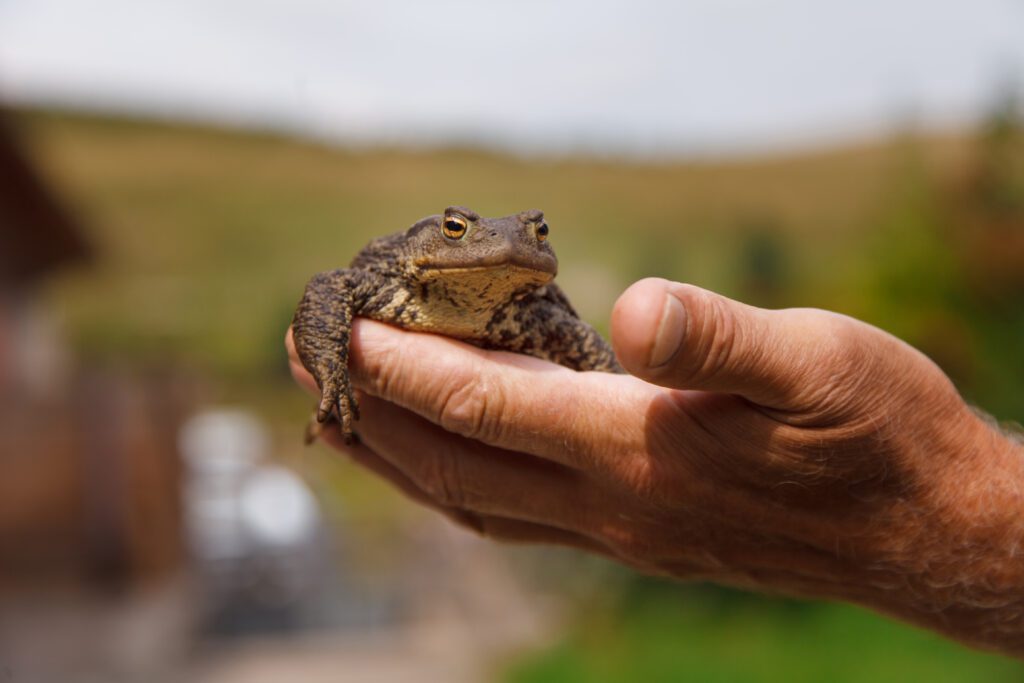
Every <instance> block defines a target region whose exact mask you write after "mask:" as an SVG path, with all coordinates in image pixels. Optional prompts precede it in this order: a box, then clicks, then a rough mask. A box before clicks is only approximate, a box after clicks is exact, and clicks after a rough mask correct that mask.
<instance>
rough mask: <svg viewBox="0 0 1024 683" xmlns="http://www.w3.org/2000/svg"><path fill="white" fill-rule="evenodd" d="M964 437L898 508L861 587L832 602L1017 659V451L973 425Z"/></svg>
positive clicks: (1022, 577)
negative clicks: (959, 449)
mask: <svg viewBox="0 0 1024 683" xmlns="http://www.w3.org/2000/svg"><path fill="white" fill-rule="evenodd" d="M971 431H972V432H973V433H974V436H973V438H972V439H971V441H972V442H973V445H974V448H973V449H972V453H971V456H970V457H969V458H966V459H964V460H963V461H961V462H960V466H959V467H952V468H950V471H949V472H948V475H949V476H948V477H945V478H944V479H943V480H942V482H941V484H940V485H939V486H937V487H936V488H935V489H934V490H931V491H927V490H926V491H923V492H920V493H919V495H911V496H909V497H908V499H907V500H906V502H904V503H903V504H902V505H901V506H900V508H898V510H899V513H900V514H902V515H903V516H905V518H906V519H904V520H902V524H898V525H896V529H897V530H898V531H897V533H896V534H894V535H893V536H892V537H891V538H890V539H888V541H887V542H885V543H884V544H883V552H882V553H881V554H880V555H878V556H876V557H874V558H872V559H871V561H870V562H868V563H866V564H865V565H864V566H863V567H862V572H863V574H862V576H863V582H864V583H863V585H864V586H866V587H867V589H868V590H867V591H866V592H864V593H863V594H861V595H860V596H857V595H847V596H843V595H841V594H840V595H837V596H836V597H846V598H847V599H851V600H853V601H855V602H859V603H861V604H864V605H866V606H869V607H872V608H874V609H877V610H879V611H882V612H887V613H890V614H893V615H895V616H898V617H901V618H903V619H906V620H908V621H911V622H914V623H917V624H919V625H921V626H924V627H926V628H930V629H932V630H935V631H938V632H941V633H945V634H947V635H949V636H951V637H953V638H955V639H957V640H961V641H963V642H965V643H968V644H970V645H973V646H976V647H981V648H985V649H991V650H997V651H1001V652H1004V653H1006V654H1012V655H1015V656H1017V657H1024V446H1022V445H1021V443H1020V442H1019V441H1017V440H1015V439H1013V438H1010V437H1009V435H1007V434H1006V433H1004V432H1002V431H1000V430H999V429H998V428H996V427H994V426H993V425H992V424H990V423H988V422H987V421H985V420H983V419H981V418H979V419H977V423H976V424H975V425H974V426H973V428H972V430H971ZM951 461H956V459H951ZM855 592H861V591H860V590H859V589H858V590H855Z"/></svg>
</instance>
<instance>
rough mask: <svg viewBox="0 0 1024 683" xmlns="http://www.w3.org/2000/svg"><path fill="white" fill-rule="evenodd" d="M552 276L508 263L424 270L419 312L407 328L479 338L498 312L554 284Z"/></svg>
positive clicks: (417, 293) (419, 292)
mask: <svg viewBox="0 0 1024 683" xmlns="http://www.w3.org/2000/svg"><path fill="white" fill-rule="evenodd" d="M553 278H554V276H553V275H552V274H551V273H548V272H545V271H542V270H537V269H535V268H524V267H521V266H516V265H512V264H509V263H505V264H503V265H501V266H458V267H450V268H443V269H439V268H431V269H429V270H421V283H422V284H423V285H424V286H423V287H422V288H421V289H420V290H419V291H417V292H416V295H415V296H416V298H417V299H418V302H417V303H418V306H419V309H420V310H419V312H418V315H417V319H416V320H415V321H414V322H412V323H411V324H408V325H407V326H408V327H410V328H412V329H422V330H429V331H442V332H444V334H446V335H448V336H451V337H461V338H480V337H481V336H482V335H483V334H485V331H486V329H487V324H488V322H489V321H490V320H491V319H492V318H493V317H494V315H495V314H496V312H498V311H504V310H507V307H508V306H510V305H513V302H515V301H516V300H518V299H520V298H521V297H523V296H526V295H528V294H529V293H530V292H533V291H536V290H537V289H539V288H541V287H543V286H544V285H546V284H548V283H550V282H551V280H552V279H553Z"/></svg>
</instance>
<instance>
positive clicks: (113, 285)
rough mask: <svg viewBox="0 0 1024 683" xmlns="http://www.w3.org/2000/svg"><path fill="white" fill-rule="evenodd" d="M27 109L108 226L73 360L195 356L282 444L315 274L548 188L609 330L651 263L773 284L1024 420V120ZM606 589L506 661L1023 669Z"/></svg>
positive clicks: (516, 665)
mask: <svg viewBox="0 0 1024 683" xmlns="http://www.w3.org/2000/svg"><path fill="white" fill-rule="evenodd" d="M19 124H20V128H21V130H22V131H23V133H24V142H25V143H26V145H27V146H28V148H29V149H30V150H31V151H32V153H33V154H34V155H35V157H36V158H37V159H38V161H39V164H40V166H41V168H42V169H43V170H44V172H45V175H46V177H47V178H48V179H49V180H50V181H51V182H52V184H53V185H54V186H55V187H56V188H57V189H58V190H59V191H60V192H61V194H62V196H63V198H64V199H65V201H66V203H67V204H68V206H69V207H70V208H71V209H72V210H73V211H74V212H75V213H76V214H77V215H78V216H79V217H80V218H81V219H82V221H83V222H84V223H85V225H86V226H87V228H88V231H89V235H88V236H89V238H90V239H91V241H92V243H93V245H94V247H95V259H94V261H93V262H92V263H91V264H89V265H88V266H86V267H83V268H79V269H76V270H74V271H71V272H68V273H66V274H64V275H63V276H62V277H61V278H60V279H59V280H58V281H56V282H55V283H53V284H52V286H51V287H50V289H49V291H48V292H47V293H46V295H47V297H48V298H49V299H50V300H51V301H52V303H53V305H54V307H55V309H56V310H57V311H58V312H59V314H60V317H61V320H62V322H63V323H64V325H65V326H66V328H67V330H68V334H69V336H70V338H71V340H72V343H73V347H74V349H75V352H76V354H77V355H78V357H79V358H80V359H81V360H82V361H83V362H89V363H101V364H116V365H119V366H127V367H134V368H140V369H145V368H150V367H161V368H180V369H182V370H183V371H187V372H190V373H194V374H196V375H197V376H201V377H203V378H205V382H206V385H207V387H208V391H209V395H210V397H211V400H215V401H220V402H229V403H236V404H243V405H247V406H249V407H252V408H253V409H255V410H257V411H258V412H260V413H261V414H262V415H264V416H265V417H266V418H267V419H268V420H270V422H271V423H272V424H273V425H274V429H275V439H276V441H277V443H278V444H280V448H281V449H282V451H283V452H284V453H286V454H288V453H294V451H297V450H298V432H299V430H300V425H301V424H302V422H303V420H304V419H305V416H306V414H307V411H308V410H309V401H308V399H307V398H305V397H304V396H302V395H301V394H300V393H299V392H298V390H296V389H295V388H294V387H293V386H292V385H291V383H290V381H289V380H288V378H287V373H286V371H285V362H284V355H283V350H282V344H281V339H282V337H283V334H284V330H285V328H286V326H287V324H288V321H289V319H290V316H291V312H292V310H293V308H294V305H295V303H296V301H297V299H298V297H299V296H300V294H301V292H302V288H303V285H304V284H305V281H306V280H307V279H308V277H309V276H310V275H311V274H313V273H314V272H316V271H319V270H324V269H328V268H334V267H337V266H340V265H343V264H345V263H346V262H347V261H348V260H349V258H350V257H351V256H352V255H353V254H354V253H355V251H356V250H357V249H358V248H359V247H360V246H361V245H362V244H364V243H365V242H366V241H367V240H368V239H369V238H371V237H373V236H376V235H379V234H381V233H384V232H389V231H394V230H399V229H404V228H405V227H407V226H408V225H410V224H411V223H412V222H414V221H415V220H416V219H418V218H420V217H422V216H424V215H427V214H431V213H436V212H439V211H440V210H442V209H443V208H444V207H445V206H447V205H449V204H465V205H467V206H470V207H473V208H474V209H476V210H477V211H479V212H481V213H483V214H484V215H504V214H507V213H512V212H516V211H519V210H522V209H525V208H530V207H536V208H541V209H543V210H544V211H545V212H546V214H547V216H548V218H549V222H550V225H551V228H552V236H551V242H552V244H553V246H554V247H555V248H556V250H557V252H558V253H559V256H560V260H561V274H560V276H559V277H560V280H561V281H562V282H563V284H564V287H565V288H566V290H567V291H568V293H569V295H570V297H571V298H572V299H573V300H574V301H575V302H576V304H577V307H578V308H579V309H580V311H581V313H582V314H583V315H584V317H586V318H588V319H590V320H591V321H593V322H594V323H595V324H597V325H598V326H599V327H602V328H605V327H606V325H607V319H608V315H609V312H610V310H611V306H612V304H613V302H614V300H615V298H616V296H617V295H618V294H619V293H620V292H621V291H622V289H624V288H625V287H626V286H627V285H628V284H629V283H630V282H632V281H634V280H636V279H638V278H640V277H643V276H647V275H659V276H664V277H670V278H675V279H680V280H684V281H688V282H692V283H695V284H698V285H701V286H704V287H707V288H710V289H714V290H717V291H720V292H722V293H725V294H727V295H730V296H733V297H736V298H740V299H743V300H745V301H748V302H751V303H755V304H760V305H766V306H771V307H781V306H822V307H828V308H831V309H835V310H839V311H842V312H845V313H849V314H852V315H855V316H858V317H861V318H864V319H867V320H868V321H870V322H874V323H876V324H879V325H881V326H883V327H885V328H887V329H889V330H891V331H893V332H895V333H897V334H899V335H901V336H903V337H904V338H906V339H908V340H909V341H911V342H912V343H914V344H916V345H918V346H919V347H921V348H923V349H924V350H925V351H926V352H928V353H929V354H931V355H932V356H933V357H934V358H936V360H937V361H938V362H939V363H940V364H942V365H943V366H944V367H945V368H946V369H947V370H948V371H949V372H950V373H951V374H952V376H953V377H954V378H955V379H956V380H957V382H958V383H959V385H960V386H961V388H962V390H963V391H964V392H965V394H966V395H967V396H968V397H969V398H970V399H971V400H973V401H975V402H977V403H978V404H979V405H980V406H982V407H984V408H985V409H987V410H989V411H991V412H993V413H994V414H996V415H998V416H999V417H1000V418H1003V419H1014V420H1021V419H1024V390H1022V388H1024V354H1021V353H1020V349H1021V348H1022V347H1024V275H1022V274H1024V239H1022V238H1021V235H1024V190H1022V188H1024V171H1022V169H1021V161H1020V160H1021V159H1022V158H1024V144H1022V138H1021V136H1020V134H1019V129H1016V128H1012V127H1011V129H1010V130H1009V132H1006V131H1004V130H1002V129H998V130H996V129H995V128H993V129H992V130H989V131H988V132H984V131H983V132H979V133H977V134H964V135H949V136H931V137H925V136H918V135H914V134H911V133H906V134H904V135H900V136H895V137H893V138H892V139H891V140H887V141H883V142H879V143H877V144H870V145H863V146H858V147H851V148H849V149H839V150H832V151H823V152H814V153H805V154H800V155H793V156H790V157H785V158H770V159H755V160H737V161H720V162H700V163H696V162H694V163H657V164H654V163H651V164H641V163H624V162H616V161H612V160H595V159H519V158H512V157H508V156H499V155H495V154H491V153H487V152H481V151H475V150H437V151H419V152H412V151H403V150H389V149H375V150H368V151H352V150H341V149H335V148H330V147H327V146H324V145H319V144H315V143H311V142H303V141H297V140H294V139H288V138H284V137H279V136H274V135H259V134H252V133H250V134H245V133H239V132H232V131H226V130H214V129H204V128H198V127H189V126H180V125H165V124H156V123H139V122H131V121H123V120H113V119H103V118H96V117H85V116H77V115H67V114H55V113H45V112H28V113H23V114H22V115H21V116H20V117H19ZM996 128H998V127H996ZM1000 136H1001V137H1000ZM992 169H994V170H992ZM990 176H993V177H994V179H993V178H990ZM1015 259H1018V260H1015ZM324 467H325V469H324V477H325V481H327V482H328V483H329V484H330V485H331V486H335V487H336V488H337V489H339V490H341V491H343V492H344V493H345V495H346V496H348V498H347V500H351V501H354V503H353V504H354V505H367V506H380V507H395V506H396V505H397V504H396V503H395V497H394V496H392V495H390V494H386V493H385V488H384V487H383V486H382V485H379V484H376V483H372V482H371V481H370V480H369V479H368V478H366V477H360V476H359V475H356V474H353V473H352V471H351V469H345V470H344V472H343V473H342V472H341V470H340V468H339V467H338V466H330V465H325V466H324ZM332 467H334V469H332ZM403 509H405V508H403ZM634 583H635V584H636V585H634ZM623 584H625V587H624V586H623ZM637 586H641V588H638V587H637ZM609 591H612V589H611V588H609ZM613 592H614V595H615V596H618V598H616V599H612V600H609V603H608V604H606V605H605V604H603V605H601V606H590V607H588V608H581V611H580V616H579V619H578V623H577V627H576V628H575V629H574V630H573V631H572V632H570V633H567V634H566V636H565V638H564V639H563V640H562V642H560V643H559V644H557V645H555V646H553V648H552V649H551V650H549V651H546V652H539V653H531V654H529V655H527V656H526V658H525V659H524V660H522V661H518V662H512V663H510V664H509V669H508V671H509V672H510V673H508V676H507V679H508V680H510V681H517V682H518V681H523V682H525V681H556V680H557V681H566V680H581V681H584V680H585V681H631V680H644V681H662V680H663V681H669V680H672V681H676V680H699V681H726V680H728V681H769V680H771V681H775V680H785V681H818V680H830V681H854V680H882V681H885V680H894V681H895V680H900V681H903V680H929V681H982V680H984V681H1004V680H1005V681H1009V680H1021V679H1024V669H1022V668H1021V667H1020V666H1018V665H1015V664H1012V663H1010V662H1009V661H1007V660H1004V659H1000V658H995V657H989V656H985V655H980V654H976V653H971V652H969V651H967V650H965V649H963V648H960V647H958V646H956V645H952V644H949V643H946V642H944V641H942V640H940V639H938V638H935V637H932V636H930V635H926V634H923V633H921V632H918V631H916V630H913V629H910V628H908V627H904V626H901V625H897V624H894V623H892V622H889V621H887V620H884V619H881V618H879V617H875V616H872V615H869V614H866V613H864V612H862V611H860V610H855V609H852V608H847V607H840V606H833V605H805V604H802V603H800V604H796V603H791V602H787V601H768V600H763V599H760V598H757V599H755V598H749V597H744V596H737V595H735V594H731V593H730V594H728V595H729V597H728V598H723V597H722V595H723V594H721V593H720V592H716V591H707V590H702V589H695V588H674V587H666V586H664V585H662V586H661V587H659V588H657V589H654V593H655V595H656V597H655V598H653V599H652V598H651V591H650V590H649V589H648V588H647V583H646V582H642V581H635V582H631V581H630V580H625V581H620V582H617V583H615V590H614V591H613Z"/></svg>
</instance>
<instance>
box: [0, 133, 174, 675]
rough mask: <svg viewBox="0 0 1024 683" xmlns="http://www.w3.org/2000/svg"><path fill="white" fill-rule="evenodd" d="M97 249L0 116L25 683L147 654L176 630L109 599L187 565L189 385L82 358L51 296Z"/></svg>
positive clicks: (9, 437) (0, 506) (8, 623)
mask: <svg viewBox="0 0 1024 683" xmlns="http://www.w3.org/2000/svg"><path fill="white" fill-rule="evenodd" d="M90 254H91V250H90V247H89V244H88V241H87V240H86V238H85V236H84V233H83V230H82V227H81V226H80V225H79V224H78V223H77V222H76V221H75V220H74V219H73V217H72V216H71V215H70V214H69V213H68V212H67V211H65V210H64V209H63V208H62V206H61V203H60V202H59V201H58V200H57V198H56V197H55V195H54V193H53V192H52V191H51V190H50V189H49V188H48V187H47V185H46V183H45V182H44V181H43V179H42V176H41V175H40V174H39V173H38V172H37V171H36V170H35V169H34V168H33V166H32V164H31V163H30V158H29V156H28V155H27V154H26V153H25V151H24V149H23V148H22V147H21V145H20V144H19V140H18V139H17V138H16V136H15V133H14V128H13V127H12V125H11V124H10V123H9V122H7V121H5V120H4V119H3V117H2V116H0V652H2V653H3V659H4V661H3V665H4V666H5V667H7V670H9V671H11V672H12V675H13V672H15V671H18V672H21V674H22V675H24V676H28V678H26V679H25V680H29V678H31V680H59V679H61V677H62V676H66V675H67V671H69V670H78V668H81V670H90V669H92V670H97V668H99V667H96V666H92V665H91V664H90V662H92V663H95V662H97V661H99V660H103V661H106V662H111V661H114V662H116V661H117V660H118V658H119V657H122V658H125V657H126V658H128V659H130V658H131V657H133V656H134V657H136V658H137V659H139V660H142V659H146V658H148V655H149V653H152V652H153V649H152V647H151V645H152V644H153V643H157V642H159V641H162V640H165V639H164V637H163V636H164V635H165V634H157V635H154V636H153V637H152V638H150V640H149V642H148V643H142V641H144V640H145V637H144V634H143V633H142V632H141V631H139V630H138V629H135V628H134V627H131V626H125V623H126V622H125V621H124V619H122V617H124V616H125V613H124V612H121V613H118V611H117V609H114V610H111V609H109V606H110V605H114V604H117V605H122V604H125V602H126V601H125V600H123V599H122V598H123V597H124V596H127V595H131V594H137V593H138V591H139V590H142V589H146V590H149V589H152V588H154V587H157V588H159V587H162V586H169V585H172V584H173V583H174V582H175V581H176V577H178V576H179V575H180V573H181V572H180V570H181V568H182V567H183V563H184V546H183V540H182V521H181V519H182V515H181V511H180V508H181V505H180V480H181V465H180V458H179V456H178V453H177V448H176V433H177V430H178V428H179V425H180V423H181V421H182V419H183V417H184V414H185V411H186V408H187V404H188V401H187V399H186V398H185V396H186V394H185V393H184V392H183V391H182V390H181V389H180V386H179V383H178V382H177V381H175V380H174V378H173V377H172V376H170V375H165V376H162V377H161V376H154V377H146V378H140V377H138V376H135V375H132V374H129V373H124V372H121V371H117V370H112V369H104V368H89V367H76V365H75V364H74V363H73V362H71V360H70V357H69V353H68V351H67V345H66V344H65V343H64V339H63V337H62V335H61V332H60V326H59V324H57V321H56V316H54V315H51V311H49V310H48V308H47V305H46V300H45V297H44V296H43V293H44V289H45V285H46V283H47V281H48V280H49V279H50V278H53V277H55V276H56V274H57V273H58V272H59V271H60V270H61V269H64V268H66V267H69V266H73V265H76V264H77V265H81V264H83V263H84V262H86V261H87V260H88V259H89V258H90ZM165 604H166V601H165ZM133 609H134V607H133ZM149 621H152V620H149ZM174 621H175V620H164V621H163V623H164V624H169V623H172V622H174ZM130 622H131V619H129V620H128V622H127V623H130ZM177 623H181V620H178V621H177ZM118 628H126V629H127V630H128V631H133V632H134V633H133V638H135V641H134V642H136V645H140V643H141V645H140V647H141V649H139V647H136V648H135V654H132V649H133V646H131V645H126V644H130V643H132V642H133V641H132V639H131V638H129V639H127V640H124V639H121V638H119V637H118V636H117V629H118ZM122 635H123V634H122ZM140 636H143V637H142V639H141V640H140V638H139V637H140ZM114 643H118V645H114ZM129 668H132V667H129Z"/></svg>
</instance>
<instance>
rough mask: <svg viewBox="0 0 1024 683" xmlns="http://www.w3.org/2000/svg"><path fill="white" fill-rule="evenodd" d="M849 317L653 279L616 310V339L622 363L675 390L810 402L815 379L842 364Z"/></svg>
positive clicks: (782, 403)
mask: <svg viewBox="0 0 1024 683" xmlns="http://www.w3.org/2000/svg"><path fill="white" fill-rule="evenodd" d="M843 320H847V319H846V318H844V317H843V316H839V315H836V314H829V313H826V312H824V311H816V310H811V309H791V310H784V311H769V310H765V309H761V308H755V307H753V306H747V305H745V304H742V303H739V302H737V301H733V300H731V299H727V298H726V297H723V296H720V295H718V294H715V293H713V292H709V291H707V290H704V289H700V288H699V287H694V286H692V285H685V284H679V283H675V282H669V281H668V280H661V279H657V278H649V279H645V280H641V281H640V282H637V283H636V284H634V285H633V286H631V287H630V288H629V289H627V290H626V291H625V293H623V295H622V296H621V297H620V298H619V300H618V302H617V303H616V305H615V309H614V311H613V312H612V344H613V346H614V347H615V353H616V355H617V356H618V358H619V359H620V361H621V362H622V365H623V367H625V368H626V370H628V371H629V372H630V373H631V374H633V375H636V376H637V377H640V378H642V379H645V380H647V381H648V382H653V383H655V384H660V385H662V386H666V387H672V388H675V389H701V390H706V391H721V392H728V393H734V394H739V395H741V396H743V397H744V398H747V399H749V400H751V401H753V402H755V403H758V404H760V405H763V406H767V407H771V408H778V409H783V410H786V409H790V410H792V409H799V408H802V407H804V405H805V404H806V403H807V402H808V399H809V398H810V396H809V394H810V393H811V392H813V390H814V389H816V388H820V387H822V386H823V385H824V384H826V383H825V382H824V381H815V379H814V378H816V377H822V376H823V373H828V372H829V369H830V368H834V367H837V366H836V362H840V363H841V361H842V359H841V358H837V357H836V350H837V346H838V345H837V343H836V342H837V337H838V336H841V332H842V331H843V330H844V328H846V327H848V326H844V325H843V324H842V321H843Z"/></svg>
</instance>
